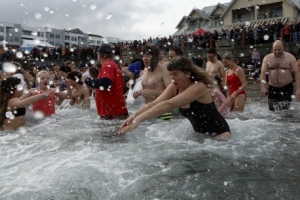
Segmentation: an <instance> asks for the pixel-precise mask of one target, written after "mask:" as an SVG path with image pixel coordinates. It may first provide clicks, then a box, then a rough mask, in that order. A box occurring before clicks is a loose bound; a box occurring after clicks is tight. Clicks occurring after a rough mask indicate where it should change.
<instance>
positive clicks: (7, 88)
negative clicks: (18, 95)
mask: <svg viewBox="0 0 300 200" xmlns="http://www.w3.org/2000/svg"><path fill="white" fill-rule="evenodd" d="M19 84H21V79H19V78H17V77H9V78H7V79H4V80H3V81H1V85H0V127H1V128H0V129H2V126H3V120H4V118H5V113H6V111H7V105H8V101H9V100H10V99H11V97H12V96H13V94H14V91H15V90H16V89H17V86H18V85H19Z"/></svg>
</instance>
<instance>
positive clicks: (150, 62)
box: [134, 45, 171, 103]
mask: <svg viewBox="0 0 300 200" xmlns="http://www.w3.org/2000/svg"><path fill="white" fill-rule="evenodd" d="M142 51H143V63H144V65H145V70H144V75H143V76H142V86H143V89H142V90H140V91H137V92H135V93H134V98H137V97H138V96H139V95H142V96H143V97H144V98H145V102H146V103H150V102H152V101H154V100H155V99H156V98H157V97H158V96H159V95H160V94H162V93H163V91H164V90H165V89H166V88H167V86H168V85H169V84H170V83H171V79H170V73H169V72H168V70H167V68H166V67H164V65H163V64H161V63H159V51H158V49H157V48H156V47H155V46H151V45H145V46H144V47H143V50H142Z"/></svg>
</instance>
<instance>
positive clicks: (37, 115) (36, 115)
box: [33, 111, 45, 119]
mask: <svg viewBox="0 0 300 200" xmlns="http://www.w3.org/2000/svg"><path fill="white" fill-rule="evenodd" d="M33 117H34V118H35V119H43V118H44V117H45V115H44V113H43V112H42V111H35V112H34V115H33Z"/></svg>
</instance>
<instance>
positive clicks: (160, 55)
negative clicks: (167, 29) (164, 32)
mask: <svg viewBox="0 0 300 200" xmlns="http://www.w3.org/2000/svg"><path fill="white" fill-rule="evenodd" d="M166 62H168V59H167V58H165V57H164V52H163V51H160V52H159V60H158V63H159V64H162V65H164V64H165V63H166Z"/></svg>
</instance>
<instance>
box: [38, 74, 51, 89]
mask: <svg viewBox="0 0 300 200" xmlns="http://www.w3.org/2000/svg"><path fill="white" fill-rule="evenodd" d="M49 80H50V78H49V75H48V74H46V73H41V74H40V75H39V77H37V81H38V82H39V86H40V88H47V87H48V85H49Z"/></svg>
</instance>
